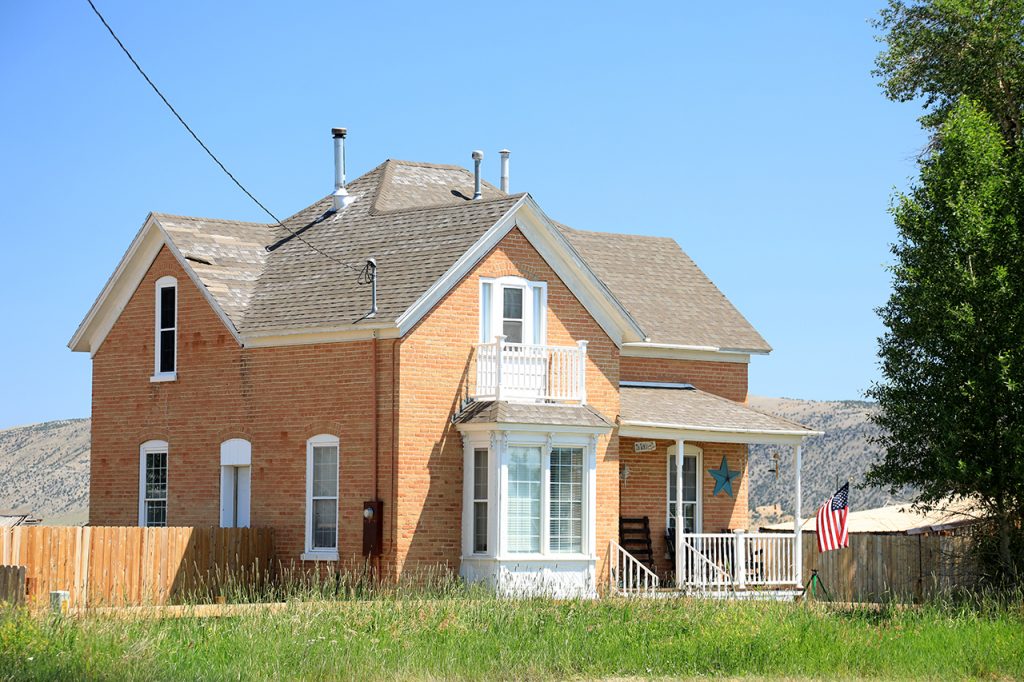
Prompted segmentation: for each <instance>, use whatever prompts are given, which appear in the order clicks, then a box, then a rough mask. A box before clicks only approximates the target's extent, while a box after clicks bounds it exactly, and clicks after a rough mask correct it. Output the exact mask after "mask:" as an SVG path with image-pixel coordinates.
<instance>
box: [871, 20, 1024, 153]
mask: <svg viewBox="0 0 1024 682" xmlns="http://www.w3.org/2000/svg"><path fill="white" fill-rule="evenodd" d="M874 26H875V28H877V29H879V30H880V31H881V32H882V33H883V35H882V36H881V38H880V41H881V42H882V43H884V45H885V49H884V50H883V51H882V53H881V54H880V55H879V56H878V59H877V60H876V66H877V68H876V69H875V72H874V73H875V75H876V76H878V77H879V78H880V79H881V84H882V87H883V89H884V90H885V94H886V96H888V97H889V98H890V99H892V100H894V101H897V102H907V101H911V100H914V99H917V98H919V97H920V98H923V100H924V105H925V108H926V109H927V113H926V114H925V116H924V117H922V119H921V121H922V123H924V124H925V125H926V126H929V127H932V128H937V127H938V126H939V125H941V124H942V122H943V121H944V120H945V118H946V116H947V114H948V113H949V111H950V110H951V109H952V108H953V106H954V105H955V104H956V102H957V101H958V100H959V99H960V98H961V97H968V98H970V99H972V100H974V101H976V102H977V103H978V104H979V105H980V106H981V108H982V109H984V110H985V111H987V112H988V113H989V115H990V116H991V117H992V119H993V120H994V121H995V122H996V123H997V124H998V125H999V128H1000V131H1001V132H1002V134H1003V137H1004V138H1006V139H1007V140H1009V141H1011V142H1012V143H1016V142H1017V140H1018V139H1019V138H1020V136H1021V133H1022V121H1024V0H921V1H917V2H903V1H901V0H890V2H889V5H888V6H887V7H886V8H885V9H884V10H882V12H881V14H880V16H879V18H878V19H877V20H876V21H875V22H874Z"/></svg>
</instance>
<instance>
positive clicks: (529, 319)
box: [481, 277, 548, 399]
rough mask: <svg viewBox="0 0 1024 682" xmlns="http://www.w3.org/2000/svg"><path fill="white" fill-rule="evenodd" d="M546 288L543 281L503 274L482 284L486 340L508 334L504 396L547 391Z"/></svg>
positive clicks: (504, 350) (540, 394)
mask: <svg viewBox="0 0 1024 682" xmlns="http://www.w3.org/2000/svg"><path fill="white" fill-rule="evenodd" d="M546 295H547V289H546V286H545V285H544V283H543V282H529V281H527V280H525V279H523V278H521V277H502V278H500V279H497V280H494V281H492V282H485V283H484V286H483V296H484V298H485V302H484V305H483V306H482V307H481V310H482V311H484V315H485V316H487V315H488V311H490V312H489V317H490V319H489V320H487V319H485V320H484V322H483V324H482V325H481V329H483V330H484V334H483V336H484V338H483V339H482V341H483V342H484V343H492V342H493V341H494V336H495V335H498V334H500V335H502V336H504V337H505V345H504V346H503V347H502V349H501V351H502V368H501V369H502V387H501V393H502V397H503V398H512V399H517V398H519V399H522V398H541V397H543V396H544V395H546V394H547V388H548V386H547V384H548V357H547V350H546V349H545V348H544V341H545V339H544V337H545V325H544V317H545V307H546V305H547V301H546Z"/></svg>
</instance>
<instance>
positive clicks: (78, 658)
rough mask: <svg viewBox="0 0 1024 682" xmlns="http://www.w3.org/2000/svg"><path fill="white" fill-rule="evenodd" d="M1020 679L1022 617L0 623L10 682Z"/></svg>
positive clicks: (757, 613) (0, 664) (637, 604)
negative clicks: (168, 681)
mask: <svg viewBox="0 0 1024 682" xmlns="http://www.w3.org/2000/svg"><path fill="white" fill-rule="evenodd" d="M701 675H712V676H730V677H732V676H741V677H742V676H752V677H765V676H773V677H777V676H782V677H827V678H833V679H834V678H843V679H848V678H857V677H871V678H886V679H893V678H929V679H943V680H947V679H955V678H987V679H992V678H996V679H999V678H1024V610H1022V608H1021V606H1019V605H1017V606H1012V605H1011V606H1007V605H1005V604H1003V605H989V606H977V605H975V606H971V607H955V606H953V605H944V606H929V607H924V608H920V609H901V608H897V607H883V608H882V609H881V610H871V609H854V610H841V609H838V608H833V607H828V606H824V605H816V606H813V607H809V606H806V605H799V604H779V603H716V602H706V601H690V600H664V601H643V602H641V601H632V602H629V601H622V600H602V601H573V602H555V601H550V600H527V601H505V600H499V599H497V598H489V597H485V598H481V597H479V596H478V595H473V596H472V598H470V597H468V596H465V595H462V596H458V595H448V596H442V597H431V598H414V597H408V596H403V597H398V598H376V599H372V600H349V601H327V600H321V601H316V602H312V603H298V602H293V603H290V604H289V605H288V606H287V607H286V608H285V609H283V610H281V611H278V612H276V613H270V612H264V613H260V614H258V615H255V616H247V617H244V618H243V617H224V618H195V617H186V618H180V619H163V620H159V619H135V620H125V619H123V618H112V617H109V616H107V617H102V616H95V615H94V616H86V617H78V618H76V617H65V618H55V617H51V616H38V615H36V616H33V615H30V614H28V613H26V612H23V611H21V612H14V611H8V612H7V613H6V614H0V679H11V680H21V679H117V680H136V679H138V680H161V679H226V678H234V679H296V678H298V679H394V678H412V679H448V678H467V679H480V680H493V679H545V678H546V679H561V678H588V679H589V678H606V677H693V676H701Z"/></svg>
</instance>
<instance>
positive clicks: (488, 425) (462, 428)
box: [455, 422, 612, 435]
mask: <svg viewBox="0 0 1024 682" xmlns="http://www.w3.org/2000/svg"><path fill="white" fill-rule="evenodd" d="M455 428H456V429H458V431H459V433H481V432H488V431H508V432H510V433H511V432H516V433H523V432H529V433H579V434H587V435H606V434H609V433H611V432H612V427H611V426H580V425H578V424H573V425H565V424H541V423H537V422H533V423H529V424H526V423H519V422H472V423H469V424H456V425H455Z"/></svg>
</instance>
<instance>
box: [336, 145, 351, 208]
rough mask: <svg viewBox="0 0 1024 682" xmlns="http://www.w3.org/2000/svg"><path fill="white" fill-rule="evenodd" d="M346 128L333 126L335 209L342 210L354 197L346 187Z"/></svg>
mask: <svg viewBox="0 0 1024 682" xmlns="http://www.w3.org/2000/svg"><path fill="white" fill-rule="evenodd" d="M347 134H348V131H347V130H346V129H345V128H331V137H333V138H334V194H333V195H332V196H333V198H334V210H335V211H340V210H342V209H343V208H345V207H346V206H348V205H349V204H351V203H352V201H353V198H352V197H350V196H349V194H348V191H347V190H346V189H345V135H347Z"/></svg>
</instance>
